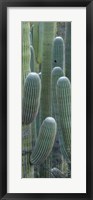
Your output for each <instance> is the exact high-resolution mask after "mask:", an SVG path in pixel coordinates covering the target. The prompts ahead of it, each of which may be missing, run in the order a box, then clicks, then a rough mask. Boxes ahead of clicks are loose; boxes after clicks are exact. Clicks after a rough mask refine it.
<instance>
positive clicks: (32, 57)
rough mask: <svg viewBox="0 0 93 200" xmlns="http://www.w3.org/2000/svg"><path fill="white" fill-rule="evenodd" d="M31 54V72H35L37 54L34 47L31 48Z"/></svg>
mask: <svg viewBox="0 0 93 200" xmlns="http://www.w3.org/2000/svg"><path fill="white" fill-rule="evenodd" d="M30 52H31V59H30V70H31V72H34V71H35V52H34V48H33V46H32V45H31V46H30Z"/></svg>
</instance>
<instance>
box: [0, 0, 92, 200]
mask: <svg viewBox="0 0 93 200" xmlns="http://www.w3.org/2000/svg"><path fill="white" fill-rule="evenodd" d="M32 6H37V7H42V6H43V7H51V6H52V7H58V6H60V7H86V11H87V17H86V25H87V28H86V33H87V38H86V44H87V56H86V63H87V66H86V76H87V77H86V80H87V82H86V92H87V95H86V101H87V105H86V106H87V108H86V109H87V115H86V118H87V119H86V122H87V124H86V130H87V140H86V141H87V144H86V145H87V149H86V158H87V166H86V169H87V174H86V177H87V181H86V182H87V185H86V194H83V193H78V194H77V193H70V194H64V193H62V194H61V193H60V194H54V193H48V194H45V193H44V194H43V193H40V194H33V193H31V194H30V193H29V194H28V193H27V194H24V193H16V194H13V193H11V194H10V193H7V71H8V69H7V7H32ZM92 53H93V1H92V0H0V199H3V200H4V199H38V198H40V199H48V200H49V199H66V200H68V199H73V200H75V199H77V200H80V199H81V198H84V199H86V200H92V199H93V189H92V187H93V123H92V120H93V55H92Z"/></svg>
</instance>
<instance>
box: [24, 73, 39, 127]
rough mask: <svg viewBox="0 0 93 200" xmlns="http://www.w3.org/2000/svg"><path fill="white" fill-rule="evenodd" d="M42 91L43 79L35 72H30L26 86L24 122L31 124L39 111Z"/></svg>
mask: <svg viewBox="0 0 93 200" xmlns="http://www.w3.org/2000/svg"><path fill="white" fill-rule="evenodd" d="M40 93H41V80H40V78H39V75H38V74H37V73H35V72H32V73H29V75H28V76H27V78H26V81H25V86H24V97H23V104H22V107H23V108H22V123H23V124H25V125H27V124H30V123H31V122H32V121H33V120H34V118H35V117H36V115H37V113H38V108H39V103H40Z"/></svg>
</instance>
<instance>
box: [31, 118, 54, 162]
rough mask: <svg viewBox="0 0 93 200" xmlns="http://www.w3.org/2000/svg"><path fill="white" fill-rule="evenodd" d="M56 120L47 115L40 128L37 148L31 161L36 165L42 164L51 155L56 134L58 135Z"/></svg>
mask: <svg viewBox="0 0 93 200" xmlns="http://www.w3.org/2000/svg"><path fill="white" fill-rule="evenodd" d="M56 129H57V125H56V121H55V120H54V119H53V118H52V117H47V118H46V119H45V120H44V121H43V123H42V125H41V128H40V132H39V136H38V139H37V142H36V145H35V149H34V151H33V152H32V156H31V163H32V164H34V165H40V164H41V163H43V162H44V161H45V160H46V159H47V157H48V156H49V154H50V152H51V150H52V147H53V144H54V140H55V136H56Z"/></svg>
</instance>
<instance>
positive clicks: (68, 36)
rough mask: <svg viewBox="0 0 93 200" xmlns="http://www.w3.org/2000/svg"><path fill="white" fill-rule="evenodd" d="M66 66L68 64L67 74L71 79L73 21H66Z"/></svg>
mask: <svg viewBox="0 0 93 200" xmlns="http://www.w3.org/2000/svg"><path fill="white" fill-rule="evenodd" d="M65 66H66V76H67V77H68V78H69V80H70V81H71V22H67V23H66V34H65Z"/></svg>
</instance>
